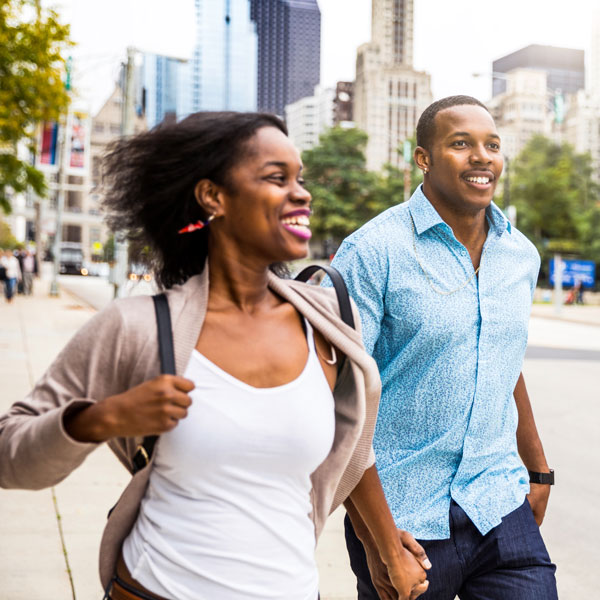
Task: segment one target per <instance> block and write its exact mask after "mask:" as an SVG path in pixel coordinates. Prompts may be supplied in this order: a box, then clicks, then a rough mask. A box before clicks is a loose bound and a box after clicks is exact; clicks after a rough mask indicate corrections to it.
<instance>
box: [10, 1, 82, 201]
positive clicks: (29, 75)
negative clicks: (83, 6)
mask: <svg viewBox="0 0 600 600" xmlns="http://www.w3.org/2000/svg"><path fill="white" fill-rule="evenodd" d="M70 45H71V42H70V41H69V27H68V25H62V24H60V23H59V20H58V15H57V14H56V12H55V11H53V10H51V9H42V7H41V4H40V0H0V206H1V207H2V209H3V210H4V211H5V212H7V213H8V212H10V204H9V197H10V194H11V191H12V192H24V191H25V190H26V189H27V188H28V187H31V188H32V189H33V190H34V192H35V193H36V194H38V195H40V196H42V195H43V194H44V193H45V191H46V186H45V181H44V177H43V175H42V173H40V172H39V171H38V170H37V169H35V168H34V167H32V166H31V165H30V164H29V163H28V161H26V160H21V159H20V158H19V157H18V156H17V146H18V144H19V143H21V142H22V143H24V144H25V147H26V148H27V149H28V150H29V152H30V153H32V154H33V153H34V152H35V141H36V133H37V127H38V126H39V124H40V123H42V122H43V121H57V120H59V118H60V115H61V114H62V113H64V112H65V110H66V108H67V106H68V101H69V100H68V95H67V91H66V90H65V85H64V83H63V81H62V74H63V72H64V67H65V61H64V59H63V58H62V53H63V52H64V51H65V50H66V49H67V48H68V47H69V46H70Z"/></svg>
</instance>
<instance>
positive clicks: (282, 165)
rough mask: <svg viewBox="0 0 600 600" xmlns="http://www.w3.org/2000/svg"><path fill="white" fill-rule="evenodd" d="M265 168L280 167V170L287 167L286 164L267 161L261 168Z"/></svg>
mask: <svg viewBox="0 0 600 600" xmlns="http://www.w3.org/2000/svg"><path fill="white" fill-rule="evenodd" d="M265 167H281V168H282V169H285V168H286V167H287V163H286V162H282V161H278V160H269V161H267V162H266V163H265V164H264V165H263V166H262V168H263V169H264V168H265Z"/></svg>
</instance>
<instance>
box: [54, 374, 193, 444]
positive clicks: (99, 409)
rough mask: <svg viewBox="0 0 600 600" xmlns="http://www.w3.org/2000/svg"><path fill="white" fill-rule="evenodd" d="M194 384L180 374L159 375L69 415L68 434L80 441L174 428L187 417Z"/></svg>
mask: <svg viewBox="0 0 600 600" xmlns="http://www.w3.org/2000/svg"><path fill="white" fill-rule="evenodd" d="M193 389H194V383H193V382H192V381H190V380H189V379H185V378H183V377H179V376H177V375H159V376H158V377H155V378H154V379H151V380H150V381H146V382H144V383H141V384H140V385H136V386H135V387H133V388H131V389H130V390H128V391H126V392H123V393H122V394H117V395H115V396H109V397H108V398H105V399H104V400H101V401H99V402H97V403H96V404H92V405H90V406H86V407H85V408H83V409H82V410H79V411H77V412H72V413H67V414H66V415H65V420H64V426H65V430H66V431H67V433H68V434H69V435H70V436H71V437H72V438H73V439H75V440H77V441H79V442H104V441H106V440H108V439H110V438H113V437H134V436H139V437H143V436H146V435H159V434H161V433H165V432H166V431H171V429H173V428H174V427H175V426H176V425H177V423H178V421H179V420H180V419H184V418H185V417H186V416H187V409H188V408H189V406H190V405H191V403H192V401H191V399H190V397H189V396H188V394H189V392H191V391H192V390H193Z"/></svg>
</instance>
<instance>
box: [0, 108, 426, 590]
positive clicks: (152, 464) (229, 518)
mask: <svg viewBox="0 0 600 600" xmlns="http://www.w3.org/2000/svg"><path fill="white" fill-rule="evenodd" d="M105 192H106V196H105V198H106V200H105V206H106V208H107V210H108V212H109V221H110V223H111V225H112V227H113V229H114V230H116V231H122V232H124V233H125V235H127V236H128V237H129V238H130V239H135V240H137V241H138V242H140V243H142V244H143V245H144V246H147V247H148V248H149V252H150V256H151V260H152V264H153V266H154V269H155V274H156V277H157V280H158V282H159V284H160V285H161V286H162V287H163V288H164V289H165V290H166V299H167V301H168V307H169V313H170V321H171V323H172V334H173V347H174V362H175V372H176V374H174V375H161V374H160V362H159V356H158V354H159V352H158V344H157V326H156V322H155V315H154V307H153V302H152V300H151V299H150V298H148V297H143V296H138V297H135V298H127V299H124V300H121V301H117V302H115V303H113V304H112V305H111V306H109V307H108V308H107V309H106V310H105V311H103V312H102V313H99V314H98V315H96V316H95V317H94V318H93V319H92V320H91V321H90V322H89V323H88V324H87V325H86V326H85V327H84V328H83V329H82V330H81V331H80V332H79V333H78V334H77V335H76V336H75V338H74V339H73V340H72V341H71V342H70V343H69V345H68V346H67V348H66V349H65V350H64V351H63V353H62V354H61V355H60V356H59V358H58V359H57V360H56V361H55V363H54V364H53V365H52V366H51V367H50V369H49V370H48V372H47V373H46V375H45V376H44V378H43V379H42V381H41V382H40V384H38V385H37V386H36V387H35V389H34V390H33V391H32V392H31V394H30V395H29V396H28V398H27V399H26V400H25V401H24V402H20V403H17V404H15V405H14V406H13V408H12V409H11V411H9V413H7V414H6V415H4V416H3V417H1V418H0V433H1V435H0V459H2V461H3V462H4V463H5V464H7V465H9V466H10V468H3V469H2V470H1V471H0V485H2V486H4V487H23V488H41V487H45V486H50V485H53V484H54V483H56V482H57V481H60V480H61V479H62V478H64V477H65V476H66V475H67V474H68V473H69V472H70V471H71V470H73V469H74V468H76V467H77V466H78V465H79V464H80V463H81V462H82V460H83V459H84V457H85V456H86V455H87V454H88V453H89V452H91V451H93V450H94V448H96V447H97V445H98V444H99V443H102V442H107V443H108V445H109V446H110V447H111V449H112V450H113V451H114V452H115V454H116V455H117V456H118V457H119V459H120V460H121V461H122V462H123V464H125V466H126V467H127V468H129V469H130V470H131V471H133V472H134V473H135V474H134V476H133V478H132V481H131V484H130V485H129V486H128V487H127V489H126V490H125V492H124V493H123V495H122V497H121V500H120V501H119V503H118V504H117V506H116V507H115V508H114V510H113V511H112V512H111V515H110V518H109V520H108V523H107V526H106V529H105V534H104V537H103V540H102V546H101V551H100V571H101V579H102V583H103V585H104V587H105V590H106V592H105V597H106V598H109V599H111V600H123V599H125V598H128V599H131V598H151V599H156V598H158V599H161V598H162V599H175V598H176V599H177V600H192V599H196V598H199V597H201V598H211V600H242V599H244V600H252V599H255V600H259V599H260V600H265V599H268V598H273V599H274V598H286V599H288V600H316V599H317V597H318V572H317V568H316V564H315V558H314V548H315V543H316V540H317V538H318V536H319V534H320V533H321V531H322V529H323V525H324V523H325V520H326V518H327V516H328V515H329V513H330V512H331V511H332V510H333V509H334V508H335V507H336V506H338V505H339V504H340V503H341V502H344V501H346V502H347V503H351V505H352V507H353V508H354V509H356V510H358V511H359V512H360V513H361V515H362V516H363V518H364V520H365V523H367V525H368V528H369V530H370V531H371V533H372V535H373V537H374V538H375V540H376V542H377V547H378V549H379V551H380V554H381V559H382V561H383V562H384V564H385V565H387V574H385V576H384V577H383V580H382V581H381V582H380V585H381V589H382V590H383V591H384V592H385V593H386V594H387V595H384V596H382V597H385V598H394V599H396V598H400V599H402V600H408V599H409V598H411V599H412V598H416V597H417V596H418V595H419V594H420V593H422V592H423V591H424V590H425V589H427V582H426V576H425V571H424V567H426V566H427V562H426V556H425V555H424V553H423V552H422V549H421V547H420V546H419V545H418V544H417V543H416V542H415V540H414V539H413V538H412V537H411V536H410V535H409V534H406V533H404V532H401V534H400V535H399V534H398V531H397V529H396V527H395V525H394V521H393V518H392V516H391V514H390V512H389V509H388V507H387V504H386V502H385V497H384V495H383V491H382V489H381V485H380V483H379V479H378V476H377V471H376V469H375V467H374V464H373V463H374V457H373V452H372V448H371V439H372V435H373V430H374V426H375V420H376V414H377V406H378V401H379V390H380V381H379V375H378V372H377V368H376V367H375V363H374V361H373V359H372V358H371V357H370V356H369V355H368V354H367V353H366V351H365V350H364V347H363V344H362V341H361V336H360V331H355V330H354V329H353V328H351V327H349V326H348V325H346V323H344V321H342V320H341V318H340V316H339V308H338V303H337V298H336V296H335V294H334V293H333V292H332V291H331V290H327V289H323V288H319V287H315V286H309V285H307V284H304V283H300V282H294V281H290V280H287V279H284V278H281V277H278V276H277V275H276V272H278V271H279V270H280V269H278V268H277V267H276V265H278V264H281V263H282V262H287V261H291V260H294V259H298V258H303V257H305V256H306V254H307V252H308V240H309V239H310V202H311V197H310V194H309V193H308V192H307V191H306V189H305V188H304V181H303V179H302V162H301V160H300V155H299V153H298V151H297V149H296V148H295V147H294V146H293V145H292V144H291V143H290V141H289V139H288V138H287V135H286V129H285V126H284V125H283V123H282V122H281V121H280V120H279V119H278V118H276V117H274V116H272V115H265V114H255V113H248V114H243V113H198V114H195V115H192V116H190V117H188V118H187V119H185V120H184V121H182V122H180V123H178V124H175V125H168V126H164V127H158V128H156V129H154V130H152V131H150V132H148V133H144V134H141V135H139V136H137V137H133V138H129V139H124V140H120V141H118V142H116V143H115V144H114V145H113V146H112V148H111V149H110V152H109V154H108V156H107V160H106V165H105ZM274 271H275V273H274ZM355 319H356V321H357V320H358V319H357V318H356V317H355ZM336 357H337V358H336ZM42 429H43V430H44V431H45V433H40V432H41V430H42ZM147 436H160V437H159V438H158V443H157V444H156V446H155V451H154V452H151V456H150V457H147V464H146V466H145V467H143V468H141V469H140V470H138V471H137V472H135V471H134V469H133V465H134V458H135V457H136V449H137V448H138V447H139V446H138V445H139V443H140V441H141V439H142V438H144V437H147ZM144 448H145V446H144ZM15 449H16V450H15ZM135 462H136V464H137V460H136V461H135Z"/></svg>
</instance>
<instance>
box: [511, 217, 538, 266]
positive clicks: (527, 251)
mask: <svg viewBox="0 0 600 600" xmlns="http://www.w3.org/2000/svg"><path fill="white" fill-rule="evenodd" d="M509 239H510V243H511V245H513V246H514V247H515V249H516V250H517V251H518V253H519V256H520V257H522V259H524V260H527V261H531V264H532V267H534V268H536V269H537V268H539V265H540V253H539V252H538V250H537V248H536V247H535V245H534V244H533V243H532V242H531V240H530V239H529V238H528V237H527V236H526V235H525V234H524V233H523V232H521V231H519V230H518V229H517V228H516V227H514V226H512V227H511V231H510V236H509Z"/></svg>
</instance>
